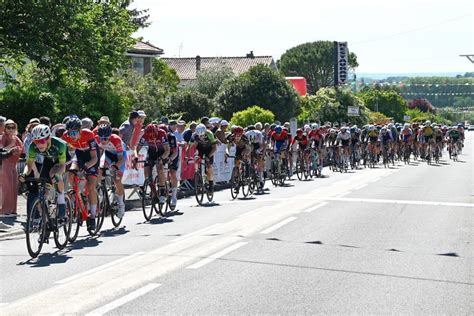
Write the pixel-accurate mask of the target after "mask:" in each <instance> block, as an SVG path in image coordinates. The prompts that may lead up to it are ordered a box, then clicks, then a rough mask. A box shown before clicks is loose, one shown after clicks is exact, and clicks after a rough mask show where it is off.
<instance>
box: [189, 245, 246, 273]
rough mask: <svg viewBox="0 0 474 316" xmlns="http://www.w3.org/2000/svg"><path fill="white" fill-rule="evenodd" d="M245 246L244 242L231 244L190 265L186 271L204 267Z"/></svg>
mask: <svg viewBox="0 0 474 316" xmlns="http://www.w3.org/2000/svg"><path fill="white" fill-rule="evenodd" d="M246 244H248V242H244V241H241V242H238V243H236V244H233V245H232V246H230V247H227V248H225V249H224V250H221V251H219V252H218V253H216V254H214V255H212V256H209V258H205V259H202V260H200V261H198V262H196V263H195V264H192V265H190V266H189V267H187V268H186V269H199V268H201V267H202V266H204V265H206V264H208V263H210V262H212V261H214V260H216V259H219V258H220V257H223V256H225V255H226V254H228V253H230V252H232V251H234V250H236V249H237V248H240V247H242V246H243V245H246Z"/></svg>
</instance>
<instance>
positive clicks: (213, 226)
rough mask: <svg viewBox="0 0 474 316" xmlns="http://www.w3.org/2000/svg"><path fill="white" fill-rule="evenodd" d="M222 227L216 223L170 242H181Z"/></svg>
mask: <svg viewBox="0 0 474 316" xmlns="http://www.w3.org/2000/svg"><path fill="white" fill-rule="evenodd" d="M220 225H222V224H221V223H216V224H214V225H211V226H208V227H204V228H203V229H200V230H197V231H195V232H193V233H189V234H186V235H183V236H180V237H178V238H175V239H172V240H170V242H177V241H181V240H184V239H186V238H189V237H193V236H196V235H199V234H202V233H204V232H206V231H208V230H211V229H213V228H216V227H217V226H220Z"/></svg>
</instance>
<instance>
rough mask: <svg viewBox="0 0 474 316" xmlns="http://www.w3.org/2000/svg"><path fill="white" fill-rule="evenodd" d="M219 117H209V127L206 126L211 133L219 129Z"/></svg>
mask: <svg viewBox="0 0 474 316" xmlns="http://www.w3.org/2000/svg"><path fill="white" fill-rule="evenodd" d="M220 121H221V119H220V118H218V117H212V118H210V119H209V124H210V127H208V128H209V129H210V130H211V132H212V133H213V134H215V133H216V132H217V130H218V129H219V123H220Z"/></svg>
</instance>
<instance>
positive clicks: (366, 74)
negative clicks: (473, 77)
mask: <svg viewBox="0 0 474 316" xmlns="http://www.w3.org/2000/svg"><path fill="white" fill-rule="evenodd" d="M464 74H465V72H414V73H369V72H361V73H359V72H356V75H357V79H361V78H370V79H375V80H381V79H386V78H388V77H456V76H457V75H461V76H462V75H464Z"/></svg>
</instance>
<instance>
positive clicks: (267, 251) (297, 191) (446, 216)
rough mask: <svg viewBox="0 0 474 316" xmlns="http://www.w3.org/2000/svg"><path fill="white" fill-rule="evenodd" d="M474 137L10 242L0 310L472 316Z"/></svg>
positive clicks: (4, 255)
mask: <svg viewBox="0 0 474 316" xmlns="http://www.w3.org/2000/svg"><path fill="white" fill-rule="evenodd" d="M473 139H474V134H473V133H471V134H468V138H467V140H466V146H465V148H464V151H463V154H462V155H461V156H460V160H461V161H459V162H456V163H454V162H451V161H448V159H447V157H446V155H447V154H446V153H445V157H444V159H443V161H442V163H441V164H440V165H438V166H436V165H433V166H428V165H426V163H422V162H419V163H414V164H411V165H409V166H405V165H403V164H398V165H396V166H395V167H393V168H390V169H384V168H383V167H379V168H377V169H373V170H369V169H365V170H358V171H355V172H349V173H347V174H335V173H332V172H330V171H329V170H325V172H324V173H325V174H326V175H328V177H326V178H324V179H316V180H313V181H307V182H301V181H298V180H295V181H291V182H289V186H288V187H284V188H280V187H278V188H273V187H271V185H270V184H269V183H267V187H270V189H269V190H268V191H267V192H266V194H264V195H260V196H255V197H254V198H252V199H248V200H237V201H231V198H230V192H229V191H228V190H225V191H223V192H219V193H216V195H215V201H216V204H215V205H210V206H209V207H197V206H196V203H195V200H194V199H193V198H188V199H184V200H180V201H179V211H178V212H176V213H174V214H172V216H169V217H167V218H159V217H155V218H154V219H153V220H152V221H151V222H144V218H143V214H142V212H141V209H136V210H131V211H128V212H127V213H126V216H125V219H124V221H123V225H122V227H120V228H119V229H113V228H112V225H111V223H110V220H109V219H107V220H106V221H107V222H106V226H105V230H104V231H103V233H102V234H101V236H99V237H98V238H90V237H87V236H86V235H85V234H84V233H83V232H82V236H81V237H79V240H78V241H77V242H76V243H74V244H72V245H70V246H68V247H67V248H66V249H64V250H62V251H56V250H55V249H54V248H53V247H52V246H49V245H46V246H45V247H44V248H43V252H42V254H41V255H40V256H39V258H38V259H35V260H30V259H29V256H28V253H27V251H26V244H25V240H24V238H22V237H21V236H19V237H17V238H16V239H12V240H4V241H0V254H1V255H0V267H1V273H0V314H1V315H9V314H28V315H29V314H66V313H67V314H69V313H78V314H87V313H90V314H95V315H98V314H108V315H119V314H162V313H169V314H224V313H225V314H257V313H272V314H282V313H283V314H303V313H306V314H315V313H329V314H347V313H357V314H367V313H372V314H374V313H376V314H379V313H412V314H413V313H416V314H473V313H474V304H473V302H474V299H473V298H474V272H473V270H474V265H473V259H474V247H473V242H474V189H473V187H474V186H473V184H474V178H473V167H472V166H473V154H474V147H473ZM295 178H296V177H295Z"/></svg>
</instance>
